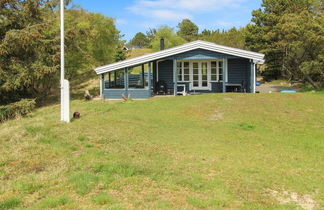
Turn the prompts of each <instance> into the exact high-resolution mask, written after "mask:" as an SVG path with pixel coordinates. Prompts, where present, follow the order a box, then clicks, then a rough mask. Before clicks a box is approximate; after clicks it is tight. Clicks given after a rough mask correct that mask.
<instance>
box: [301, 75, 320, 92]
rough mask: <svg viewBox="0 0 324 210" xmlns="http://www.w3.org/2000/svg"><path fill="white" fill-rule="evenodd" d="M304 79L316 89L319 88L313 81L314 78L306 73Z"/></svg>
mask: <svg viewBox="0 0 324 210" xmlns="http://www.w3.org/2000/svg"><path fill="white" fill-rule="evenodd" d="M304 76H305V78H306V80H307V81H308V82H309V83H310V84H311V85H312V86H313V87H314V88H315V89H316V90H319V89H320V87H319V86H318V85H317V84H316V82H314V80H313V79H312V78H311V77H310V76H309V75H308V74H304Z"/></svg>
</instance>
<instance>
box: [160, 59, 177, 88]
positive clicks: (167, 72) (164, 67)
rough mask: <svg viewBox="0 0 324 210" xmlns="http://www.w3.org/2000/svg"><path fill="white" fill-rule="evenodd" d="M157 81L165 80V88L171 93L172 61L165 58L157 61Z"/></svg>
mask: <svg viewBox="0 0 324 210" xmlns="http://www.w3.org/2000/svg"><path fill="white" fill-rule="evenodd" d="M158 69H159V72H158V74H159V77H158V78H159V81H162V80H163V81H165V82H166V84H167V88H168V89H170V91H171V93H173V89H174V88H173V61H172V60H165V61H160V62H159V66H158Z"/></svg>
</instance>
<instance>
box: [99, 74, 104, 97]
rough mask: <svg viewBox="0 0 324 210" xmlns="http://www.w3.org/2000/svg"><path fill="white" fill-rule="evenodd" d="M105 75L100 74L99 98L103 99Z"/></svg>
mask: <svg viewBox="0 0 324 210" xmlns="http://www.w3.org/2000/svg"><path fill="white" fill-rule="evenodd" d="M104 78H105V76H104V74H100V78H99V79H100V98H102V99H104V94H103V91H104V89H105V79H104Z"/></svg>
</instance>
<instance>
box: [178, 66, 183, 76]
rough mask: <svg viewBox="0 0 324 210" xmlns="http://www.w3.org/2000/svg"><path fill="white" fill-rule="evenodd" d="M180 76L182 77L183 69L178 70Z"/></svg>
mask: <svg viewBox="0 0 324 210" xmlns="http://www.w3.org/2000/svg"><path fill="white" fill-rule="evenodd" d="M178 75H179V76H180V75H182V69H181V68H179V69H178Z"/></svg>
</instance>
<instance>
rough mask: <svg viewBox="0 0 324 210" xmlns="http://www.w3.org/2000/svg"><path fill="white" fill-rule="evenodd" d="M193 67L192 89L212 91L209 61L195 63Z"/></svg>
mask: <svg viewBox="0 0 324 210" xmlns="http://www.w3.org/2000/svg"><path fill="white" fill-rule="evenodd" d="M191 67H192V68H191V72H192V79H191V89H193V90H210V82H209V72H210V65H209V64H208V61H193V62H192V65H191Z"/></svg>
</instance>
